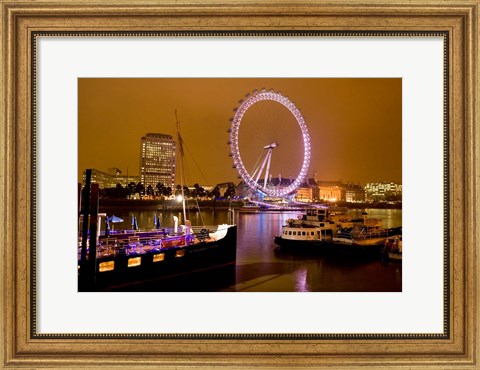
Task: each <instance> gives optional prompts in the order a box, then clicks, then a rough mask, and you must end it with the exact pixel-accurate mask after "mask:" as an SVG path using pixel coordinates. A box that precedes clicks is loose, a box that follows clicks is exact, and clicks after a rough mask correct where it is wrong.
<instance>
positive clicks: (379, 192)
mask: <svg viewBox="0 0 480 370" xmlns="http://www.w3.org/2000/svg"><path fill="white" fill-rule="evenodd" d="M401 195H402V185H401V184H397V183H394V182H370V183H368V184H366V185H365V196H366V198H367V200H370V201H377V200H387V199H388V198H389V197H401Z"/></svg>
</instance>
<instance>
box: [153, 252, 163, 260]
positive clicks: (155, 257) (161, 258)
mask: <svg viewBox="0 0 480 370" xmlns="http://www.w3.org/2000/svg"><path fill="white" fill-rule="evenodd" d="M164 259H165V253H158V254H154V255H153V262H160V261H163V260H164Z"/></svg>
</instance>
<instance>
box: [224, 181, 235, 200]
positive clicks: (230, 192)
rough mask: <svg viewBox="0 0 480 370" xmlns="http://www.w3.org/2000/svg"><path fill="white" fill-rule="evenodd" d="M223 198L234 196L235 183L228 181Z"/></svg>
mask: <svg viewBox="0 0 480 370" xmlns="http://www.w3.org/2000/svg"><path fill="white" fill-rule="evenodd" d="M223 196H224V197H225V198H228V197H231V198H232V197H234V196H235V185H233V183H229V184H228V187H227V190H226V191H225V194H224V195H223Z"/></svg>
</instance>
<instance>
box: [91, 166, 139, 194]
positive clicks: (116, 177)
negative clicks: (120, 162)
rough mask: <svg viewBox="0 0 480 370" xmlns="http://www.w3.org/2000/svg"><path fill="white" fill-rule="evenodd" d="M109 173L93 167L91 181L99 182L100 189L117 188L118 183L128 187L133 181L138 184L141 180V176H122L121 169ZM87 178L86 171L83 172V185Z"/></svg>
mask: <svg viewBox="0 0 480 370" xmlns="http://www.w3.org/2000/svg"><path fill="white" fill-rule="evenodd" d="M108 172H109V173H105V172H102V171H99V170H96V169H94V168H93V169H92V176H91V179H90V182H92V183H97V184H98V187H99V188H100V189H109V188H115V187H116V186H117V184H120V185H122V186H123V187H127V185H128V184H129V183H131V182H134V183H135V184H137V183H138V182H139V181H140V177H139V176H122V172H121V171H120V170H117V171H115V173H112V171H110V169H109V171H108ZM85 180H86V173H85V171H84V172H83V179H82V185H83V186H85Z"/></svg>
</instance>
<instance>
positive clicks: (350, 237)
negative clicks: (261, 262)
mask: <svg viewBox="0 0 480 370" xmlns="http://www.w3.org/2000/svg"><path fill="white" fill-rule="evenodd" d="M363 216H364V217H363V218H360V219H353V218H348V217H346V216H345V215H339V214H330V212H329V209H328V208H310V209H307V210H306V213H305V214H304V215H303V216H301V217H299V218H298V219H289V220H287V224H286V225H285V226H283V227H282V234H281V235H278V236H276V237H275V241H274V242H275V244H277V245H278V246H279V247H281V248H283V249H288V250H298V249H309V250H315V251H319V252H325V253H342V254H344V253H346V254H352V255H358V256H364V257H380V256H381V254H380V253H381V249H382V247H383V246H384V244H385V240H386V239H387V237H388V236H389V235H392V233H396V234H398V232H399V230H398V229H382V228H381V227H380V223H379V221H378V220H373V219H367V217H366V213H364V214H363Z"/></svg>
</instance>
